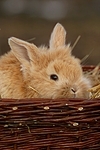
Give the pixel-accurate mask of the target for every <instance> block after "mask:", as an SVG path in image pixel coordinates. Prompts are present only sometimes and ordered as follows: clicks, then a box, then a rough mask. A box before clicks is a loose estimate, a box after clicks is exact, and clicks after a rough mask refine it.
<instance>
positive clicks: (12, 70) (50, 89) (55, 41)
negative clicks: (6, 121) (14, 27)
mask: <svg viewBox="0 0 100 150" xmlns="http://www.w3.org/2000/svg"><path fill="white" fill-rule="evenodd" d="M65 38H66V31H65V29H64V28H63V26H62V25H61V24H59V23H57V24H56V26H55V27H54V29H53V32H52V34H51V38H50V43H49V48H47V47H39V48H38V47H36V46H35V45H34V44H31V43H28V42H25V41H23V40H20V39H17V38H15V37H11V38H10V39H9V45H10V48H11V51H10V52H8V54H5V55H4V56H2V57H1V58H0V95H1V97H2V98H17V99H20V98H88V92H87V90H88V89H89V88H90V82H89V80H88V79H87V78H86V77H84V75H83V72H82V68H81V65H80V61H79V59H77V58H75V57H74V56H72V54H71V47H70V45H69V44H68V45H65Z"/></svg>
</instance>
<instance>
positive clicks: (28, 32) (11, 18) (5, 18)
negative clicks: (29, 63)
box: [0, 0, 100, 65]
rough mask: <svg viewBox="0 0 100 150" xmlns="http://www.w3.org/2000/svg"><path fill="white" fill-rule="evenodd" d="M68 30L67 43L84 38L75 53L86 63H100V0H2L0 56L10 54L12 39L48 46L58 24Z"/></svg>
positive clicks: (0, 1)
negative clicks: (9, 39) (79, 37)
mask: <svg viewBox="0 0 100 150" xmlns="http://www.w3.org/2000/svg"><path fill="white" fill-rule="evenodd" d="M57 22H59V23H61V24H62V25H63V26H64V27H65V29H66V30H67V38H66V43H71V45H73V44H74V42H75V40H76V39H77V37H78V36H79V35H81V39H80V40H79V42H78V43H77V45H76V46H75V48H74V50H73V54H74V55H75V56H76V57H79V58H80V59H82V58H83V57H85V56H86V55H88V54H89V57H88V59H87V60H86V61H85V62H84V64H89V65H94V64H95V65H97V64H98V63H100V0H0V55H2V54H4V53H5V52H7V51H9V50H10V48H9V46H8V38H9V37H11V36H15V37H18V38H20V39H23V40H26V41H30V42H33V43H35V44H36V45H37V46H39V45H41V44H42V45H44V44H45V45H47V46H48V43H49V37H50V34H51V32H52V29H53V27H54V25H55V24H56V23H57Z"/></svg>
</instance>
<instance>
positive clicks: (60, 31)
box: [49, 23, 66, 49]
mask: <svg viewBox="0 0 100 150" xmlns="http://www.w3.org/2000/svg"><path fill="white" fill-rule="evenodd" d="M65 40H66V31H65V29H64V27H63V26H62V25H61V24H60V23H57V24H56V25H55V27H54V29H53V32H52V34H51V38H50V43H49V45H50V48H51V49H56V48H58V47H61V46H64V45H65Z"/></svg>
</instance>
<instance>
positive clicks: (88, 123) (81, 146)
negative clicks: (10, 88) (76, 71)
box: [0, 67, 100, 150]
mask: <svg viewBox="0 0 100 150" xmlns="http://www.w3.org/2000/svg"><path fill="white" fill-rule="evenodd" d="M91 68H92V67H89V68H88V69H91ZM84 69H87V68H84ZM0 150H100V99H93V100H89V99H57V100H56V99H54V100H53V99H21V100H17V99H16V100H13V99H1V100H0Z"/></svg>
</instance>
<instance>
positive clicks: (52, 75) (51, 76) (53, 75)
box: [50, 74, 58, 81]
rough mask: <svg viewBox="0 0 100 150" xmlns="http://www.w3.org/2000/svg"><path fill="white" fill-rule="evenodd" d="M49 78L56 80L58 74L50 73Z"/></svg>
mask: <svg viewBox="0 0 100 150" xmlns="http://www.w3.org/2000/svg"><path fill="white" fill-rule="evenodd" d="M50 79H52V80H55V81H56V80H58V76H57V75H56V74H51V75H50Z"/></svg>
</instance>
